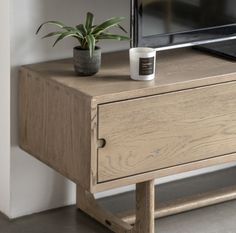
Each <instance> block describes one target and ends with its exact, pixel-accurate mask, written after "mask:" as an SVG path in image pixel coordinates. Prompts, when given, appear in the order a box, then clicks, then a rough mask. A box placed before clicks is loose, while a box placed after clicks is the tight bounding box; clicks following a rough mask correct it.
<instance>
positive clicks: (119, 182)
mask: <svg viewBox="0 0 236 233" xmlns="http://www.w3.org/2000/svg"><path fill="white" fill-rule="evenodd" d="M233 161H236V153H233V154H229V155H222V156H218V157H214V158H209V159H204V160H200V161H197V162H190V163H187V164H182V165H178V166H174V167H168V168H165V169H160V170H155V171H151V172H147V173H141V174H138V175H133V176H128V177H124V178H122V179H116V180H111V181H109V182H104V183H98V184H97V185H96V187H94V192H102V191H105V190H107V189H113V188H118V187H122V186H126V185H130V184H136V183H139V182H144V181H149V180H152V179H156V178H162V177H165V176H170V175H176V174H180V173H185V172H189V171H194V170H197V169H201V168H206V167H211V166H215V165H219V164H226V163H231V162H233Z"/></svg>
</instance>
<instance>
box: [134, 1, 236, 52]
mask: <svg viewBox="0 0 236 233" xmlns="http://www.w3.org/2000/svg"><path fill="white" fill-rule="evenodd" d="M131 37H132V42H131V43H132V44H131V47H152V48H156V50H157V51H158V50H166V49H170V48H178V47H186V46H193V45H201V44H207V43H211V42H222V41H228V40H233V39H236V0H131ZM231 44H233V45H234V48H235V51H234V52H236V45H235V44H236V41H235V40H234V41H233V42H232V41H231ZM230 46H232V45H230ZM215 47H216V48H218V47H219V46H218V45H216V46H215ZM229 48H230V49H229ZM229 48H228V50H230V51H231V48H232V47H229ZM235 55H236V54H235Z"/></svg>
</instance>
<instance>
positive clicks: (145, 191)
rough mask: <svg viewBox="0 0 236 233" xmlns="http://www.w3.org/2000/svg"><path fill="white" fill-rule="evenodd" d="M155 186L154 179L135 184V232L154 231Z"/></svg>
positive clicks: (151, 232)
mask: <svg viewBox="0 0 236 233" xmlns="http://www.w3.org/2000/svg"><path fill="white" fill-rule="evenodd" d="M154 211H155V186H154V180H152V181H147V182H144V183H140V184H137V185H136V222H135V230H136V232H137V233H144V232H145V233H146V232H148V233H154V232H155V216H154Z"/></svg>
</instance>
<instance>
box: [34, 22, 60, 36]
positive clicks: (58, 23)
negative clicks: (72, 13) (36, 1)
mask: <svg viewBox="0 0 236 233" xmlns="http://www.w3.org/2000/svg"><path fill="white" fill-rule="evenodd" d="M46 24H52V25H55V26H58V27H59V28H63V27H65V25H64V24H63V23H61V22H59V21H47V22H45V23H42V24H41V25H40V26H39V28H38V29H37V31H36V34H38V33H39V31H40V30H41V29H42V27H43V26H44V25H46Z"/></svg>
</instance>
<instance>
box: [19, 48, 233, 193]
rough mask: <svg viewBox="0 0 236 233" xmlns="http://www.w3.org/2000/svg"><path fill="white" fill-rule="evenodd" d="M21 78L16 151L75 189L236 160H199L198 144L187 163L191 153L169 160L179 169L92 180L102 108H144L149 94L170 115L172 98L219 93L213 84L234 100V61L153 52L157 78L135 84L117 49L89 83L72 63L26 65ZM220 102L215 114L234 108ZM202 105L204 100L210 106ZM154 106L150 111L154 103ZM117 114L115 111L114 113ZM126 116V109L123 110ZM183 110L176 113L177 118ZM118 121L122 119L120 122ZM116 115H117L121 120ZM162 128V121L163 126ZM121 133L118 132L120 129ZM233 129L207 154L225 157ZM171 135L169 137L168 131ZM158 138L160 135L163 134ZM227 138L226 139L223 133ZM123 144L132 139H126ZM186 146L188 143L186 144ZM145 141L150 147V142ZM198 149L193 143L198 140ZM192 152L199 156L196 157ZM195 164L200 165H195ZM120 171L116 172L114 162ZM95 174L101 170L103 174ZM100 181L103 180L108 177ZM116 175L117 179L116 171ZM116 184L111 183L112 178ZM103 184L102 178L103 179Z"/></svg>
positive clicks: (96, 187) (230, 156) (130, 181)
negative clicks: (121, 105)
mask: <svg viewBox="0 0 236 233" xmlns="http://www.w3.org/2000/svg"><path fill="white" fill-rule="evenodd" d="M21 73H22V75H21V78H20V87H19V88H20V108H19V109H20V114H19V115H20V121H19V125H20V146H21V148H23V149H24V150H26V151H27V152H29V153H30V154H32V155H33V156H35V157H36V158H38V159H40V160H41V161H42V162H44V163H46V164H47V165H49V166H50V167H52V168H54V169H55V170H57V171H58V172H60V173H61V174H63V175H64V176H66V177H67V178H69V179H71V180H73V181H75V182H76V183H80V184H81V185H82V186H83V187H84V188H86V189H88V190H90V191H91V192H98V191H104V190H108V189H111V188H116V187H121V186H123V185H129V184H134V183H139V182H144V181H148V180H152V179H154V178H156V177H163V176H167V175H171V174H177V173H180V172H186V171H191V170H193V169H198V168H203V167H207V166H212V165H216V164H221V163H226V162H230V161H234V160H235V159H236V155H235V153H232V154H227V155H224V154H221V155H220V156H219V157H212V156H215V154H214V155H212V154H209V155H208V156H207V155H206V156H205V155H203V154H204V151H203V149H201V147H200V146H199V147H197V146H196V147H194V148H193V149H194V151H195V153H194V154H193V157H192V159H191V156H192V154H191V153H189V155H188V156H184V155H181V156H180V157H181V158H179V161H176V158H174V161H175V162H176V164H178V165H177V166H172V167H169V165H168V167H166V166H165V164H164V163H165V160H164V159H161V163H162V165H163V164H164V165H163V166H162V165H161V164H159V163H158V164H159V165H160V167H165V169H157V168H158V167H159V165H157V164H155V163H152V164H151V166H150V167H148V169H146V170H145V171H144V173H136V172H135V174H133V172H131V173H132V176H129V174H128V173H127V174H128V176H126V175H127V174H125V175H122V177H123V178H122V179H114V180H110V181H109V182H103V183H98V178H97V175H98V171H97V166H98V163H97V159H98V160H100V158H99V156H97V147H100V146H101V145H100V144H99V143H100V142H101V141H98V142H99V143H97V140H99V139H101V137H100V135H99V136H98V133H100V132H102V131H100V130H101V129H99V131H100V132H97V130H98V127H100V126H98V111H97V107H98V106H100V105H101V106H105V104H109V103H112V104H117V102H120V101H127V104H128V103H129V102H130V101H134V102H136V101H139V100H140V101H141V103H143V102H145V100H144V99H145V98H147V99H148V102H149V98H152V96H159V97H160V98H163V99H164V100H165V101H167V99H168V98H170V97H168V98H167V97H166V95H168V96H173V97H172V98H170V100H168V101H169V107H168V109H169V110H168V111H169V113H170V112H171V111H170V109H171V104H173V102H171V101H172V100H171V99H174V96H175V95H177V97H178V96H179V93H182V92H183V93H184V92H185V91H187V92H186V93H192V90H194V89H195V88H199V87H204V88H206V89H205V90H206V91H205V92H206V93H207V92H208V88H210V89H211V88H212V87H216V86H215V85H216V84H217V85H218V84H220V85H222V86H221V87H222V88H224V87H226V86H227V85H228V86H230V85H232V88H231V90H230V93H232V96H231V97H232V98H234V96H233V87H234V86H235V81H236V67H235V64H234V63H232V62H229V61H226V60H222V59H219V58H215V57H211V56H208V55H206V54H203V53H200V52H197V51H192V50H189V49H183V50H176V51H167V52H161V53H158V63H157V77H156V79H155V80H154V81H152V82H135V81H132V80H130V79H129V65H128V51H122V52H115V53H108V54H103V62H102V68H101V70H100V72H99V73H98V74H97V75H95V76H93V77H77V76H75V75H74V71H73V65H72V60H71V59H66V60H59V61H51V62H44V63H40V64H34V65H28V66H24V67H23V68H22V69H21ZM225 85H226V86H225ZM225 91H226V90H225ZM221 93H222V92H221V89H220V90H219V96H218V94H216V99H213V97H212V101H213V105H212V106H213V108H214V109H216V107H217V103H216V102H217V101H218V100H219V98H222V96H223V95H224V94H221ZM223 93H224V92H223ZM163 94H164V95H163ZM162 95H163V96H162ZM204 95H206V94H204V93H203V96H204ZM161 96H162V97H161ZM186 96H187V95H186ZM217 96H218V97H217ZM159 97H158V98H159ZM193 97H194V95H193ZM193 97H192V98H193ZM231 97H229V98H231ZM181 98H182V100H181ZM183 98H185V100H183ZM204 98H205V97H204ZM187 99H188V97H185V95H183V97H178V101H179V106H180V105H181V101H183V103H185V108H187V107H188V106H189V109H191V108H190V103H189V102H188V101H187ZM142 101H143V102H142ZM168 101H167V102H168ZM197 101H201V100H199V99H198V96H196V99H194V100H193V102H194V103H196V102H197ZM225 101H226V99H224V98H223V99H222V100H221V102H219V109H227V110H229V111H230V109H231V110H232V108H233V105H234V102H233V99H230V100H229V102H227V104H224V103H225ZM206 102H209V100H207V101H206ZM199 103H200V102H199ZM153 104H154V105H155V103H153ZM159 104H160V106H158V107H161V109H162V113H161V114H160V116H162V117H164V116H165V111H166V109H165V107H164V106H161V103H159ZM204 104H205V105H203V106H206V103H204ZM137 105H138V104H137ZM107 106H109V105H107ZM144 106H145V105H144ZM137 109H138V108H137ZM163 109H164V111H163ZM173 109H176V110H178V109H177V107H176V106H173ZM180 110H181V111H182V112H184V107H183V106H182V109H181V107H180ZM210 110H211V111H212V109H209V111H210ZM116 111H120V110H119V109H117V110H116ZM116 111H113V112H112V114H113V115H114V114H116ZM125 111H127V109H126V110H125ZM154 111H155V110H154ZM181 111H179V112H180V113H181ZM203 111H206V107H204V108H203ZM127 112H128V111H127ZM140 112H141V110H140ZM200 112H201V109H199V110H198V109H197V108H196V109H194V113H196V116H198V117H201V114H200ZM143 113H144V112H142V114H143ZM152 113H153V112H152ZM157 113H158V112H156V113H154V115H155V114H157ZM211 114H212V116H213V115H214V114H216V112H214V111H213V112H212V113H211ZM232 114H233V112H232ZM232 114H231V113H230V115H228V116H227V114H225V116H223V115H222V116H220V115H219V116H218V117H217V116H216V120H215V121H214V122H217V119H218V120H219V122H220V119H221V120H222V121H223V125H225V120H227V117H228V119H229V121H230V120H232V119H233V115H232ZM146 115H147V114H146ZM146 115H145V113H144V115H143V116H144V117H145V116H146ZM175 115H176V117H177V120H178V121H179V123H181V124H184V125H186V127H185V131H183V133H184V132H187V131H188V130H187V129H188V128H189V129H190V127H189V126H188V124H187V122H183V119H180V116H178V111H177V112H176V113H175ZM192 115H193V114H192ZM118 116H119V114H118V115H117V117H118ZM120 116H122V114H121V115H120ZM132 116H133V113H132ZM139 117H140V116H139ZM149 117H150V120H152V119H153V115H150V116H149V115H148V118H149ZM172 117H173V118H174V115H173V116H172V114H171V115H169V116H168V117H167V119H166V121H167V122H169V125H170V126H171V124H173V125H174V122H171V120H172ZM188 117H191V113H188V114H187V115H186V117H185V118H184V119H188ZM194 117H195V116H194ZM105 118H106V119H104V120H105V121H107V120H108V119H109V116H106V117H105ZM158 119H160V118H155V119H154V122H155V121H158ZM193 119H195V120H196V118H192V120H193ZM100 120H101V119H100ZM114 120H115V121H116V120H117V118H114ZM146 120H147V119H145V121H146ZM150 120H148V121H150ZM198 120H199V119H198ZM109 121H110V120H109ZM122 121H125V119H122ZM207 121H209V122H210V119H207V118H203V122H205V124H206V122H207ZM214 122H210V125H209V127H208V128H207V129H206V130H208V131H209V132H210V130H211V129H210V127H213V128H212V129H214V130H215V132H216V131H217V126H216V127H214V126H213V123H214ZM116 123H117V122H116ZM126 123H127V122H126ZM133 123H135V122H132V124H133ZM164 123H166V122H165V121H164ZM117 124H118V123H117ZM132 124H131V125H132ZM131 125H130V126H131ZM197 125H200V121H198V122H197ZM233 125H234V120H232V121H230V123H229V126H233ZM218 126H219V130H220V129H221V124H220V123H219V124H218ZM119 127H122V125H120V126H119ZM175 127H176V129H178V125H175ZM201 127H202V126H201ZM160 128H161V127H160ZM179 128H180V126H179ZM195 128H196V126H193V129H195ZM223 128H224V126H222V129H223ZM103 130H104V129H103ZM109 130H111V131H112V130H113V129H108V128H107V129H105V131H107V132H108V133H109ZM233 130H234V128H233V127H232V129H231V130H226V131H224V132H223V133H222V136H226V137H225V140H226V144H224V142H223V143H222V145H223V146H222V148H221V146H220V143H218V144H217V145H216V143H217V142H216V141H215V142H212V144H211V143H209V144H208V145H206V144H204V145H203V148H207V150H208V151H209V152H211V150H212V151H213V152H215V151H218V152H220V151H222V153H223V151H225V149H226V147H227V145H228V147H227V151H229V150H231V149H232V148H233V147H234V145H235V142H232V144H230V143H229V141H230V140H231V139H230V137H231V136H232V138H234V132H233ZM170 131H171V132H174V130H173V129H172V130H170ZM136 132H137V130H136V131H134V133H136ZM212 132H213V131H212ZM162 133H165V132H164V130H163V128H162ZM174 133H175V134H174V136H176V135H177V133H178V132H174ZM224 133H225V135H223V134H224ZM118 135H119V134H118ZM193 135H196V132H193ZM201 135H203V134H201ZM220 135H221V134H220V132H219V131H217V132H216V136H215V137H214V136H213V139H216V140H218V139H220V138H219V137H220ZM105 136H106V135H105ZM208 136H209V135H208ZM191 137H192V135H191ZM176 138H177V137H176ZM121 139H122V138H121ZM127 139H128V141H129V140H130V136H129V137H128V138H127ZM119 140H120V139H119ZM122 140H124V139H122ZM122 140H121V141H122ZM163 140H164V139H163V138H162V141H163ZM187 140H189V139H188V138H187ZM202 140H203V139H202ZM232 140H233V139H232ZM177 141H178V140H177V139H176V142H177ZM180 142H181V139H180ZM182 142H183V141H182ZM199 142H200V139H199ZM221 142H222V141H221ZM147 143H148V142H147ZM150 143H153V142H152V141H151V142H150ZM192 143H194V142H192ZM195 143H197V141H196V142H195ZM213 144H214V145H216V149H214V150H213V149H212V148H213ZM229 144H230V145H229ZM110 145H111V144H110V143H109V142H108V143H107V145H106V146H105V148H103V149H102V148H99V149H98V151H99V153H100V152H101V151H102V150H107V149H108V148H110ZM152 145H154V144H152ZM126 146H128V144H126ZM174 146H175V145H171V148H174ZM177 147H178V146H176V149H178V148H177ZM188 147H189V146H186V147H185V149H186V151H187V149H188ZM114 149H115V148H114ZM131 149H132V148H131ZM134 149H136V148H134ZM189 149H190V147H189ZM181 150H184V148H181ZM196 151H198V152H197V153H196ZM162 152H163V151H162ZM167 152H168V156H169V159H170V157H171V156H173V157H176V156H174V155H171V152H170V150H169V149H168V150H167ZM176 153H177V154H178V155H179V154H180V152H178V151H177V152H176ZM110 156H111V155H110ZM198 156H199V157H198ZM201 156H202V157H201ZM115 157H116V155H115ZM154 157H155V156H154ZM154 157H153V158H154ZM157 157H158V156H157ZM199 158H200V159H203V160H198V161H196V160H195V159H199ZM177 159H178V157H177ZM185 159H186V160H185ZM188 159H189V160H188ZM180 160H181V161H180ZM185 161H188V163H185V164H179V163H182V162H185ZM131 162H132V161H131ZM138 163H139V159H138ZM117 165H118V166H120V165H119V164H117ZM117 165H115V166H117ZM105 166H106V164H105ZM122 166H123V165H122ZM122 166H121V167H122ZM135 166H136V165H135ZM140 167H141V166H140ZM109 169H111V168H109ZM151 169H155V170H151ZM99 172H101V170H100V171H99ZM102 173H103V172H102ZM118 173H119V172H118ZM105 176H107V175H106V174H105ZM124 176H125V177H124ZM115 177H119V176H117V173H116V172H115ZM113 178H114V176H113ZM113 178H112V177H109V179H113ZM101 180H103V178H102V179H101ZM105 180H107V179H105Z"/></svg>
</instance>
